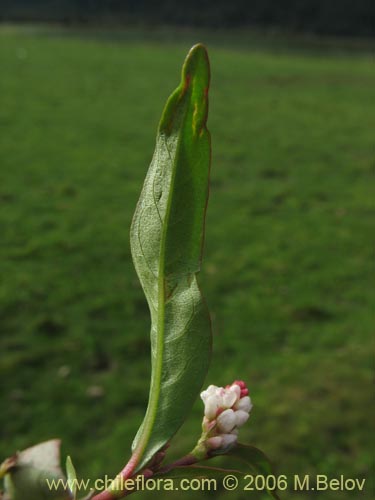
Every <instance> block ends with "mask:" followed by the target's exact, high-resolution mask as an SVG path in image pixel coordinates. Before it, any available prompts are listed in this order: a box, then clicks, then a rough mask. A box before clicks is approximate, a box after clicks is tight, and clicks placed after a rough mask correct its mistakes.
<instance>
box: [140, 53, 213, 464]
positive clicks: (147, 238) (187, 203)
mask: <svg viewBox="0 0 375 500" xmlns="http://www.w3.org/2000/svg"><path fill="white" fill-rule="evenodd" d="M208 86H209V63H208V56H207V52H206V49H205V48H204V47H203V46H202V45H196V46H194V47H193V48H192V49H191V50H190V52H189V54H188V56H187V58H186V60H185V63H184V65H183V69H182V80H181V83H180V85H179V87H178V88H177V89H176V90H175V91H174V92H173V94H172V95H171V96H170V97H169V99H168V101H167V104H166V107H165V109H164V112H163V115H162V118H161V121H160V124H159V128H158V134H157V138H156V148H155V152H154V156H153V159H152V161H151V165H150V168H149V171H148V173H147V176H146V179H145V182H144V186H143V190H142V193H141V196H140V199H139V201H138V204H137V208H136V211H135V214H134V218H133V222H132V226H131V235H130V240H131V250H132V256H133V261H134V265H135V268H136V271H137V274H138V277H139V279H140V282H141V284H142V287H143V290H144V293H145V295H146V298H147V302H148V305H149V309H150V313H151V360H152V374H151V386H150V394H149V403H148V407H147V411H146V415H145V418H144V421H143V423H142V425H141V427H140V429H139V431H138V433H137V435H136V437H135V440H134V442H133V457H132V460H133V465H134V466H135V469H136V470H139V469H141V468H142V467H143V466H144V465H145V464H146V463H147V462H148V461H149V460H150V459H151V458H152V456H153V455H154V454H155V453H156V452H157V451H158V450H159V449H160V448H162V447H163V446H164V445H165V444H166V443H167V442H168V441H169V440H170V438H171V437H172V436H173V435H174V434H175V432H176V431H177V430H178V428H179V427H180V426H181V424H182V423H183V421H184V420H185V418H186V416H187V413H188V412H189V410H190V409H191V406H192V405H193V402H194V400H195V398H196V396H197V394H198V392H199V390H200V389H201V386H202V383H203V381H204V378H205V375H206V372H207V369H208V365H209V359H210V353H211V326H210V319H209V314H208V311H207V308H206V306H205V303H204V302H203V299H202V295H201V292H200V289H199V286H198V282H197V276H196V275H197V273H198V272H199V270H200V264H201V257H202V245H203V235H204V220H205V212H206V206H207V199H208V179H209V168H210V153H211V151H210V136H209V132H208V130H207V128H206V119H207V112H208V99H207V95H208Z"/></svg>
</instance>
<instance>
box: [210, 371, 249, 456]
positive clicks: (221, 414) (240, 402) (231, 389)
mask: <svg viewBox="0 0 375 500" xmlns="http://www.w3.org/2000/svg"><path fill="white" fill-rule="evenodd" d="M201 398H202V400H203V402H204V418H203V435H204V436H205V444H206V447H207V448H208V449H209V450H215V451H224V450H227V449H229V448H231V447H232V446H234V445H235V444H236V442H237V435H238V429H239V427H242V426H243V424H244V423H245V422H246V421H247V419H248V418H249V413H250V410H251V408H252V403H251V399H250V397H249V391H248V389H247V387H246V384H245V382H243V381H242V380H235V381H234V382H233V384H231V385H227V386H226V387H217V386H216V385H210V386H209V387H208V388H207V389H206V390H205V391H203V392H202V393H201Z"/></svg>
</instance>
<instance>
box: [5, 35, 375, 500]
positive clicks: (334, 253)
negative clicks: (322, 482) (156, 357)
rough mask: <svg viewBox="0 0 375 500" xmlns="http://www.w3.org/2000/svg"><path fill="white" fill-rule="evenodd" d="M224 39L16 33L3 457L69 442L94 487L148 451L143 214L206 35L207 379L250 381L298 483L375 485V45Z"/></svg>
mask: <svg viewBox="0 0 375 500" xmlns="http://www.w3.org/2000/svg"><path fill="white" fill-rule="evenodd" d="M225 36H226V35H224V34H223V35H222V37H221V38H220V34H217V33H216V35H215V37H214V38H210V37H209V36H208V35H207V37H205V36H204V35H202V37H201V40H197V39H191V38H190V39H189V37H188V36H186V37H185V39H181V38H178V37H176V40H175V41H173V37H171V36H170V37H169V38H168V39H167V40H166V39H165V37H164V38H163V37H160V39H159V40H158V39H155V40H147V39H146V38H142V36H135V35H133V36H129V37H124V38H123V39H121V38H119V39H116V38H112V39H111V38H108V37H107V38H106V37H102V36H100V37H98V39H95V36H94V35H93V34H92V36H89V37H88V36H82V37H79V36H77V34H74V35H73V34H69V32H65V33H62V32H58V33H55V34H54V33H53V30H52V31H50V32H43V31H39V30H37V29H35V30H25V29H21V28H12V29H9V28H8V29H5V28H3V29H2V30H0V61H1V75H0V95H1V106H0V204H1V211H0V234H1V237H0V238H1V239H0V263H1V264H0V266H1V273H0V274H1V282H0V331H1V340H0V349H1V378H0V380H1V382H0V384H1V394H2V411H1V414H0V429H1V430H0V433H1V441H0V456H3V457H6V456H8V455H10V454H12V453H13V452H14V450H15V449H22V448H25V447H27V446H29V445H32V444H34V443H36V442H38V441H41V440H44V439H48V438H50V437H55V436H59V437H61V438H62V439H63V446H64V453H69V454H70V455H72V457H73V459H74V462H75V464H76V467H77V469H78V472H79V475H80V476H83V477H91V478H94V477H97V476H102V475H103V474H104V473H107V474H109V475H113V474H114V473H115V472H117V471H118V470H119V468H120V467H121V465H122V464H123V463H124V461H125V460H126V458H127V457H128V455H129V448H130V444H131V440H132V437H133V435H134V434H135V431H136V430H137V428H138V426H139V424H140V422H141V420H142V417H143V413H144V408H145V404H146V402H147V395H148V383H149V340H148V329H149V315H148V310H147V306H146V303H145V301H144V298H143V294H142V291H141V289H140V286H139V285H138V282H137V278H136V275H135V272H134V269H133V266H132V263H131V257H130V250H129V237H128V233H129V226H130V220H131V217H132V214H133V211H134V207H135V203H136V200H137V198H138V195H139V192H140V189H141V185H142V182H143V178H144V175H145V173H146V170H147V167H148V164H149V161H150V159H151V155H152V152H153V147H154V137H155V131H156V126H157V122H158V119H159V116H160V114H161V110H162V107H163V105H164V102H165V100H166V98H167V96H168V95H169V94H170V92H171V91H172V90H173V89H174V88H175V86H176V85H177V83H178V80H179V71H180V67H181V64H182V61H183V58H184V57H185V54H186V52H187V50H188V49H189V47H190V46H191V45H193V44H194V43H195V42H197V41H203V42H205V41H207V45H208V49H209V53H210V57H211V65H212V91H211V99H210V117H209V128H210V130H211V133H212V143H213V163H212V182H211V194H210V202H209V209H208V220H207V234H206V245H205V259H204V266H203V270H202V273H201V283H202V288H203V291H204V293H205V296H206V299H207V302H208V304H209V307H210V310H211V313H212V318H213V325H214V331H215V339H214V357H213V362H212V367H211V370H210V373H209V376H208V379H207V384H208V383H215V384H218V385H222V384H226V383H228V382H230V381H231V380H233V379H235V378H243V379H245V380H246V381H247V382H248V384H249V386H250V389H251V394H252V397H253V401H254V410H253V414H252V417H251V420H250V423H249V425H248V426H247V427H246V428H245V429H244V430H243V432H242V441H248V442H251V443H253V444H255V445H257V446H259V447H260V448H262V449H263V450H264V451H265V452H266V453H267V454H268V455H269V456H270V457H271V458H272V459H273V460H274V462H275V463H276V464H277V471H278V472H279V473H280V474H281V473H285V474H288V475H289V476H291V475H293V474H308V473H311V474H327V475H329V476H332V477H336V476H338V475H340V474H344V475H346V476H347V477H360V478H362V477H367V478H368V481H370V479H369V467H370V463H371V459H372V450H373V448H372V444H373V443H372V438H373V433H372V426H371V424H372V420H373V416H374V415H373V414H374V412H373V408H374V405H373V399H372V392H371V379H372V374H373V367H372V357H371V344H372V338H373V337H372V334H373V327H374V322H373V305H374V290H373V287H371V276H372V273H373V267H372V264H371V244H372V242H373V237H372V233H371V230H370V224H371V216H372V212H373V208H374V207H373V198H372V193H371V169H372V167H373V163H374V150H373V137H374V129H375V114H374V112H373V103H374V100H375V69H374V67H373V65H372V63H371V59H370V57H369V56H368V55H367V54H366V53H365V52H364V53H363V54H362V53H361V52H358V51H357V52H356V53H355V55H353V54H352V53H351V54H348V55H345V54H343V53H340V54H339V55H338V54H336V55H334V54H330V53H327V54H325V53H324V52H322V53H319V54H312V53H311V52H308V51H306V54H304V53H303V52H301V51H299V52H298V53H296V52H293V51H289V50H281V49H280V47H279V46H277V45H275V49H274V50H273V49H272V47H271V48H270V47H268V46H267V48H266V49H264V50H262V48H261V46H260V45H259V42H257V44H254V46H252V44H251V43H248V44H246V45H244V47H239V46H238V41H237V42H236V44H231V43H230V40H228V43H226V38H225ZM201 413H202V408H201V405H200V403H199V402H197V404H196V406H195V407H194V410H193V412H192V414H191V415H190V417H189V419H188V421H187V423H186V425H185V426H184V427H183V429H182V430H181V431H180V432H179V434H178V436H177V438H176V440H175V444H174V446H173V449H172V455H173V454H174V455H175V456H177V455H178V454H180V453H184V452H186V451H188V450H190V449H191V447H192V446H193V445H194V442H195V437H194V436H198V434H199V430H200V419H201ZM153 495H154V496H155V493H153ZM190 495H191V494H190ZM322 495H323V496H319V498H324V499H327V500H330V499H338V498H340V499H349V498H350V499H352V498H354V497H355V494H354V493H353V492H352V493H351V492H347V493H345V492H323V493H322ZM143 496H144V497H145V498H146V497H147V498H149V496H150V495H147V494H144V495H143ZM169 496H170V498H174V497H173V496H172V495H169ZM179 496H183V497H184V498H189V494H186V495H185V496H184V495H182V494H181V493H180V494H179ZM194 496H196V494H194ZM309 496H311V494H308V493H306V494H302V493H293V492H292V491H289V492H288V495H287V496H285V498H287V497H292V498H295V499H296V500H302V499H305V498H308V497H309ZM315 496H317V494H316V493H315ZM140 497H142V495H141V496H140ZM228 497H231V498H238V499H241V498H250V496H249V495H246V496H241V494H238V495H235V494H231V495H228ZM254 498H259V497H256V496H255V497H254ZM361 498H364V499H370V498H371V488H370V486H369V483H368V484H367V485H366V489H365V493H363V494H362V495H361Z"/></svg>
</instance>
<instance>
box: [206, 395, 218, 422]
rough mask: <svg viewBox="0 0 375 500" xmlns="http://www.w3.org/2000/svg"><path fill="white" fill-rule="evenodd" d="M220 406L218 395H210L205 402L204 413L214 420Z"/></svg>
mask: <svg viewBox="0 0 375 500" xmlns="http://www.w3.org/2000/svg"><path fill="white" fill-rule="evenodd" d="M218 408H219V405H218V400H217V398H216V396H210V397H208V398H207V399H206V401H205V404H204V414H205V416H206V417H207V418H208V419H209V420H212V419H213V418H215V417H216V412H217V410H218Z"/></svg>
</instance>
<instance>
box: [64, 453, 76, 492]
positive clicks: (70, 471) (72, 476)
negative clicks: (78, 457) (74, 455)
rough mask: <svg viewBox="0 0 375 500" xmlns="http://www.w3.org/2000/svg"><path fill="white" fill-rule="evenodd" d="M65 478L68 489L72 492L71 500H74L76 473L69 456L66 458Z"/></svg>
mask: <svg viewBox="0 0 375 500" xmlns="http://www.w3.org/2000/svg"><path fill="white" fill-rule="evenodd" d="M66 476H67V479H68V485H69V489H70V491H71V492H72V495H73V499H74V500H75V499H76V496H77V473H76V470H75V468H74V465H73V462H72V459H71V458H70V456H69V455H68V456H67V458H66Z"/></svg>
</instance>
